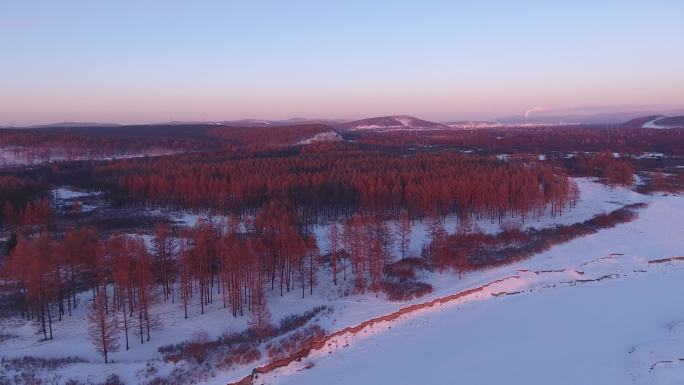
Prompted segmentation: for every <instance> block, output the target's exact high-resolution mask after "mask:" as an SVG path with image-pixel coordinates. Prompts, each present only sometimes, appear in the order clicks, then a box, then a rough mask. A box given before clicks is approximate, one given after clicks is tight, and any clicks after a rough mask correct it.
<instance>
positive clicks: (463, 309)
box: [257, 257, 684, 385]
mask: <svg viewBox="0 0 684 385" xmlns="http://www.w3.org/2000/svg"><path fill="white" fill-rule="evenodd" d="M595 265H596V266H595V267H594V268H596V269H598V270H613V271H614V272H616V274H617V275H615V276H609V277H610V278H606V279H603V280H601V281H596V282H586V283H580V282H575V283H562V282H563V281H564V280H567V278H571V277H564V276H563V274H561V273H546V275H551V276H555V277H553V278H551V277H549V278H551V280H552V281H555V280H557V281H558V282H559V283H556V284H551V283H549V282H548V281H547V280H541V282H538V281H537V280H536V279H531V280H528V279H527V276H528V275H531V273H522V274H521V275H520V276H521V278H519V279H518V280H517V281H524V283H520V286H522V287H520V288H516V287H512V288H508V290H514V291H517V290H522V289H524V290H526V291H525V292H523V293H520V294H519V295H501V296H498V297H494V298H491V299H488V300H473V301H463V302H462V303H454V304H453V305H445V306H442V307H441V308H440V309H439V311H425V312H421V313H420V314H416V315H412V316H407V317H405V318H404V319H403V320H401V321H399V322H393V323H388V324H387V325H380V326H378V328H381V329H383V330H382V331H369V333H371V334H373V335H372V336H370V337H367V336H364V337H357V336H350V337H349V338H347V339H345V340H344V341H340V343H338V344H337V345H336V346H335V345H333V346H331V347H330V348H328V349H323V351H319V352H316V353H315V354H313V355H312V356H311V358H309V359H308V360H304V361H303V362H302V363H298V364H297V365H292V366H291V367H289V368H287V369H283V370H279V371H276V372H274V373H270V374H266V375H263V376H261V377H260V378H259V379H258V381H257V383H268V384H275V383H278V384H298V385H305V384H321V383H326V384H377V383H387V384H426V385H428V384H447V383H463V384H470V385H476V384H504V383H505V384H521V385H522V384H525V385H535V384H540V385H541V384H658V385H664V384H681V383H682V382H684V364H682V363H680V362H679V358H680V357H684V305H682V303H681V301H678V300H675V299H674V298H673V297H672V295H673V294H675V293H681V292H682V290H683V289H684V263H683V262H674V263H671V264H670V263H668V264H665V265H657V266H653V265H651V266H648V263H646V262H644V261H643V260H642V259H639V258H634V259H632V258H619V257H616V258H614V259H609V260H603V261H600V262H596V264H595ZM606 265H608V266H606ZM594 268H591V269H587V270H594ZM642 269H644V270H646V271H645V272H641V270H642ZM635 270H636V272H635ZM542 274H543V273H542ZM590 274H591V273H589V272H585V276H587V275H590ZM591 275H592V276H593V277H597V278H598V277H601V276H603V275H598V274H591ZM532 278H537V277H536V276H533V277H532ZM582 279H587V278H586V277H584V276H583V277H582ZM503 286H506V285H503ZM482 295H483V296H486V295H487V294H482ZM675 298H676V297H675ZM343 344H344V345H347V344H349V347H347V348H342V349H340V348H339V346H342V345H343ZM331 351H332V352H333V354H329V352H331ZM656 363H658V364H656ZM311 364H313V366H312V367H310V368H309V369H307V370H302V368H304V367H307V366H311Z"/></svg>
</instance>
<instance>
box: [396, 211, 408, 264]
mask: <svg viewBox="0 0 684 385" xmlns="http://www.w3.org/2000/svg"><path fill="white" fill-rule="evenodd" d="M397 238H399V250H400V252H401V259H404V258H406V253H407V252H408V250H409V246H410V244H411V218H410V217H409V215H408V213H407V212H406V211H403V212H402V213H401V214H400V215H399V223H398V224H397Z"/></svg>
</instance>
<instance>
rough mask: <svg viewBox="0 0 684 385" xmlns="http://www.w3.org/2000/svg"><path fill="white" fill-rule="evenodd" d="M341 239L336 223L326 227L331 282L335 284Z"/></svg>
mask: <svg viewBox="0 0 684 385" xmlns="http://www.w3.org/2000/svg"><path fill="white" fill-rule="evenodd" d="M341 243H342V239H341V238H340V229H339V228H338V227H337V223H336V222H333V223H332V224H331V225H330V228H329V229H328V245H329V246H328V248H329V250H330V270H331V271H332V279H333V284H334V285H337V253H338V251H339V250H340V245H341Z"/></svg>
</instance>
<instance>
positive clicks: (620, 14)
mask: <svg viewBox="0 0 684 385" xmlns="http://www.w3.org/2000/svg"><path fill="white" fill-rule="evenodd" d="M683 19H684V1H681V0H669V1H668V0H650V1H630V0H620V1H617V0H616V1H613V0H606V1H601V0H591V1H584V0H573V1H525V0H522V1H510V0H502V1H497V0H491V1H474V0H473V1H458V0H452V1H400V0H395V1H353V0H346V1H335V2H333V1H325V0H311V1H297V0H289V1H282V0H278V1H275V0H274V1H261V0H250V1H247V0H243V1H228V0H226V1H216V2H212V1H178V2H176V1H145V0H135V1H126V0H117V1H92V0H89V1H69V0H63V1H33V0H17V1H15V0H2V1H0V125H29V124H40V123H49V122H58V121H81V122H83V121H86V122H115V123H147V122H163V121H172V120H175V121H181V120H182V121H218V120H230V119H241V118H261V119H286V118H291V117H308V118H347V119H353V118H363V117H370V116H383V115H392V114H408V115H414V116H418V117H421V118H424V119H430V120H438V121H445V120H461V119H491V118H495V117H505V116H511V115H521V114H524V113H525V111H528V110H530V109H533V108H536V109H545V110H561V109H574V110H577V109H583V108H587V109H596V108H613V107H620V108H642V107H644V106H648V107H649V108H651V107H658V108H660V107H662V108H679V107H684V49H682V48H683V47H684V23H683V22H682V20H683Z"/></svg>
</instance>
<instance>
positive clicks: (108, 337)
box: [88, 292, 119, 363]
mask: <svg viewBox="0 0 684 385" xmlns="http://www.w3.org/2000/svg"><path fill="white" fill-rule="evenodd" d="M106 302H107V299H106V297H105V296H104V294H103V293H101V292H100V293H98V294H97V295H96V296H95V300H94V301H93V305H92V306H91V308H90V312H89V313H88V334H89V336H90V339H91V340H92V342H93V345H95V349H96V350H97V351H98V352H100V354H102V356H103V357H104V360H105V363H108V355H109V353H113V352H116V351H118V350H119V337H118V334H119V326H118V322H117V319H116V316H115V313H114V312H111V313H109V314H108V313H107V308H106Z"/></svg>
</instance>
